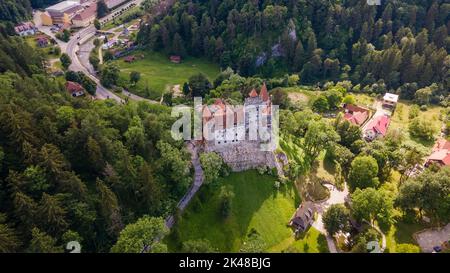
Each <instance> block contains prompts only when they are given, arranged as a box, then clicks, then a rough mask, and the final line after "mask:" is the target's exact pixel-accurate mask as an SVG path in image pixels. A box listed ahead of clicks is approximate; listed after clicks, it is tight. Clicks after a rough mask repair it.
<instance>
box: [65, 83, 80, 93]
mask: <svg viewBox="0 0 450 273" xmlns="http://www.w3.org/2000/svg"><path fill="white" fill-rule="evenodd" d="M66 90H67V91H69V92H70V93H73V92H78V91H84V88H83V87H82V86H81V85H80V84H79V83H77V82H71V81H67V82H66Z"/></svg>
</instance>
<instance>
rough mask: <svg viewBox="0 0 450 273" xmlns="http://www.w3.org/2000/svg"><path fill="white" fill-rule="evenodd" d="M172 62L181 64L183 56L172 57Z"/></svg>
mask: <svg viewBox="0 0 450 273" xmlns="http://www.w3.org/2000/svg"><path fill="white" fill-rule="evenodd" d="M170 61H171V62H172V63H176V64H179V63H181V56H175V55H174V56H170Z"/></svg>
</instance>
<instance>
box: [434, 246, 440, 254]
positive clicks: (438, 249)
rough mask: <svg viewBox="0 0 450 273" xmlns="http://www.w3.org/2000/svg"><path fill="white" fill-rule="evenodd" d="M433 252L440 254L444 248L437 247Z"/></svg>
mask: <svg viewBox="0 0 450 273" xmlns="http://www.w3.org/2000/svg"><path fill="white" fill-rule="evenodd" d="M433 250H434V251H436V252H437V253H439V252H441V251H442V247H440V246H435V247H433Z"/></svg>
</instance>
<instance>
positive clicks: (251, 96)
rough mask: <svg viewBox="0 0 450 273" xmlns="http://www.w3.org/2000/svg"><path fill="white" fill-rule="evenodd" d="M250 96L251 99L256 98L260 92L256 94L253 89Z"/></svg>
mask: <svg viewBox="0 0 450 273" xmlns="http://www.w3.org/2000/svg"><path fill="white" fill-rule="evenodd" d="M248 95H249V96H250V98H256V97H257V96H258V92H256V89H255V88H253V89H252V91H251V92H250V93H249V94H248Z"/></svg>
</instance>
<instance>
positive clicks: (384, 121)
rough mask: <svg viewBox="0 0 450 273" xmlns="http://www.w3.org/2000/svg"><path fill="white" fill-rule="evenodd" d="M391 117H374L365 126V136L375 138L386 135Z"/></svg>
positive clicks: (370, 138) (368, 138)
mask: <svg viewBox="0 0 450 273" xmlns="http://www.w3.org/2000/svg"><path fill="white" fill-rule="evenodd" d="M390 122H391V119H390V118H389V117H388V116H387V115H382V116H377V117H374V118H373V119H372V120H371V121H369V123H368V124H367V125H366V126H365V128H364V137H365V138H366V139H367V140H374V139H375V138H377V137H379V136H385V135H386V132H387V130H388V128H389V124H390Z"/></svg>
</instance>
